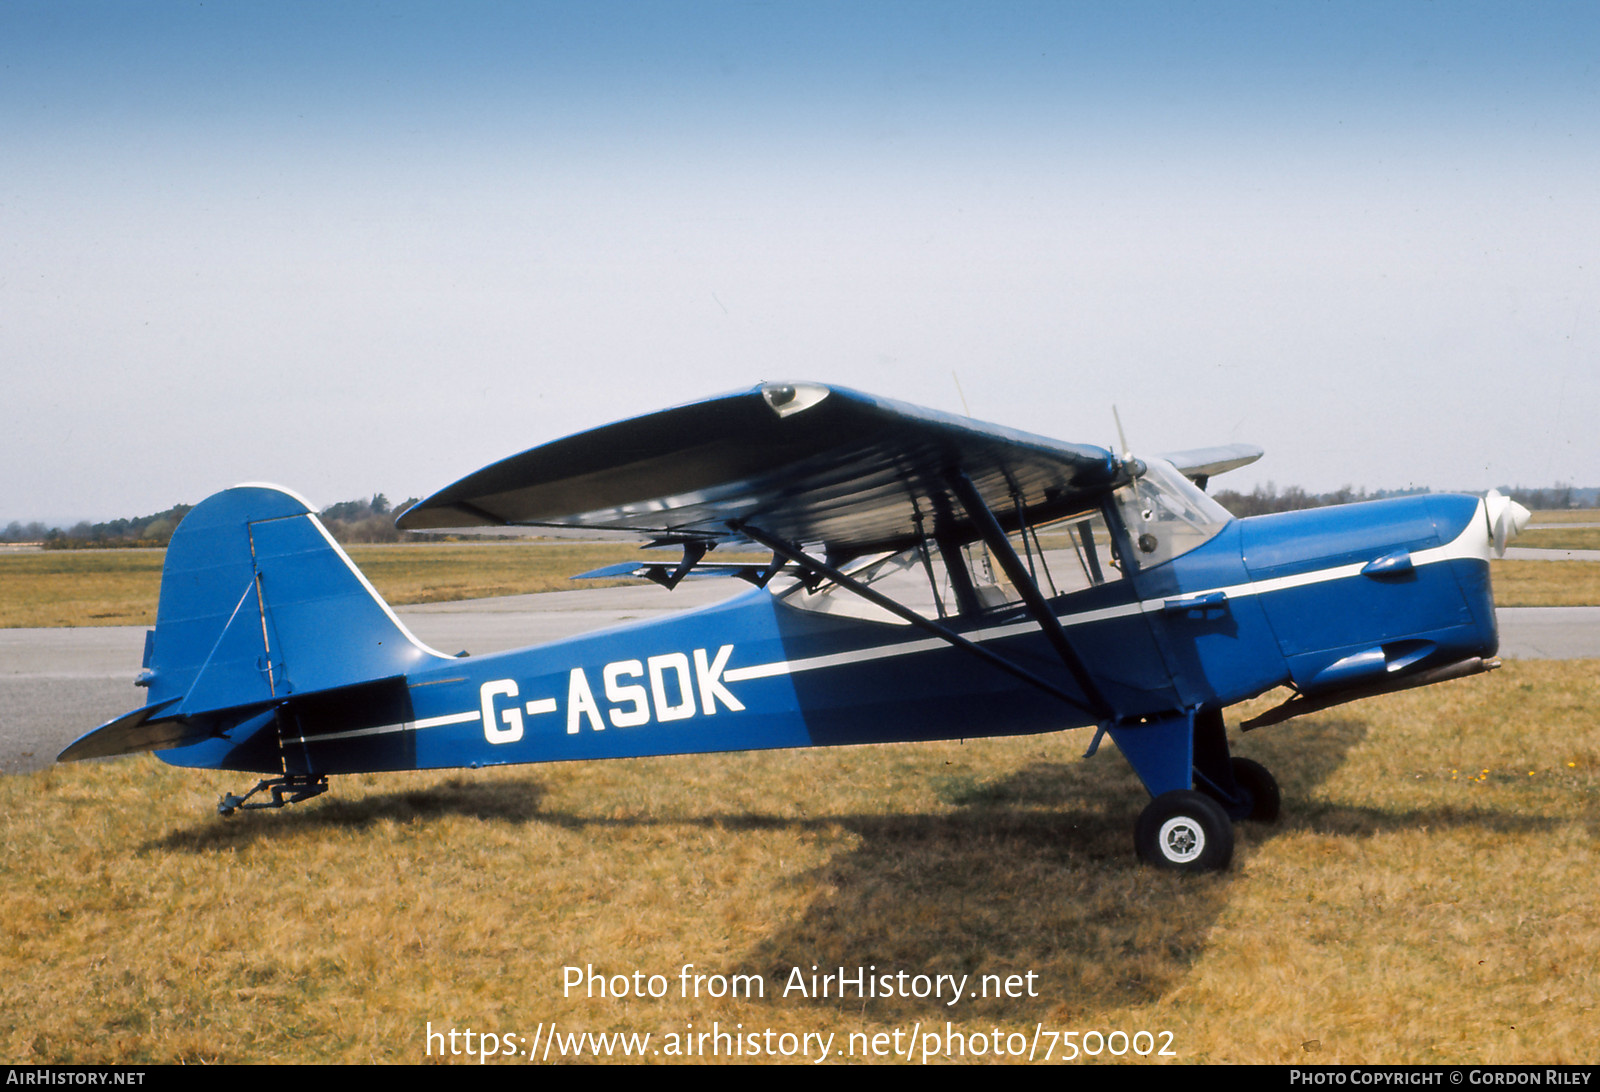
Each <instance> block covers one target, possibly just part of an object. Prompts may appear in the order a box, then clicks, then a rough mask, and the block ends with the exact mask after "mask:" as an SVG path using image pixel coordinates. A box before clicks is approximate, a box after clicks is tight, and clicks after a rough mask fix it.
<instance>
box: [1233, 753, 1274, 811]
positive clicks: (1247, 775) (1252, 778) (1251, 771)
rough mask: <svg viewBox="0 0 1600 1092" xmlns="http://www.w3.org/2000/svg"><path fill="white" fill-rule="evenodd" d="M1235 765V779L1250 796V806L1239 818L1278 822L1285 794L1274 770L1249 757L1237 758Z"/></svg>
mask: <svg viewBox="0 0 1600 1092" xmlns="http://www.w3.org/2000/svg"><path fill="white" fill-rule="evenodd" d="M1232 765H1233V780H1234V781H1235V782H1236V783H1237V784H1238V786H1239V789H1240V791H1242V792H1243V793H1244V794H1245V796H1247V797H1248V798H1249V803H1250V807H1249V810H1248V811H1246V812H1245V813H1244V814H1243V815H1240V816H1236V817H1235V818H1239V819H1249V820H1252V821H1253V822H1257V823H1276V822H1277V821H1278V812H1279V810H1280V809H1282V807H1283V794H1282V793H1280V792H1279V791H1278V781H1277V779H1276V778H1274V777H1273V776H1272V772H1271V771H1270V770H1268V769H1267V768H1266V767H1265V766H1263V765H1262V764H1261V763H1259V762H1252V761H1251V760H1250V759H1248V758H1235V759H1234V760H1233V762H1232Z"/></svg>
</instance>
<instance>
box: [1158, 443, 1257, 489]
mask: <svg viewBox="0 0 1600 1092" xmlns="http://www.w3.org/2000/svg"><path fill="white" fill-rule="evenodd" d="M1161 457H1162V458H1163V459H1165V460H1167V462H1169V463H1171V464H1172V465H1173V466H1175V467H1177V468H1178V473H1180V474H1182V475H1183V476H1184V477H1186V478H1189V479H1190V480H1192V481H1194V482H1195V483H1196V484H1197V485H1199V486H1200V488H1202V489H1204V488H1205V486H1206V482H1207V481H1208V480H1210V479H1211V478H1214V477H1216V476H1217V475H1218V474H1223V473H1226V472H1227V471H1229V470H1238V469H1239V468H1240V467H1241V466H1249V465H1250V464H1251V463H1253V462H1255V461H1256V460H1257V459H1259V458H1261V449H1260V448H1259V447H1256V446H1255V445H1254V444H1223V445H1222V446H1220V447H1197V448H1194V449H1193V450H1190V451H1174V452H1171V453H1169V454H1165V455H1162V456H1161Z"/></svg>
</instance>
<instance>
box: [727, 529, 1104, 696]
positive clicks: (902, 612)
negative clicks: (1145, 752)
mask: <svg viewBox="0 0 1600 1092" xmlns="http://www.w3.org/2000/svg"><path fill="white" fill-rule="evenodd" d="M729 526H730V527H732V528H733V529H734V530H735V531H736V532H738V533H739V534H741V535H744V536H745V537H746V538H748V539H750V540H751V541H752V542H756V543H759V544H761V545H762V546H765V547H766V548H767V549H769V550H771V551H772V552H773V553H774V554H777V555H778V556H779V557H782V558H785V559H786V560H788V561H791V562H793V563H794V564H795V565H798V566H799V567H800V569H801V571H802V572H805V573H811V574H816V575H818V576H822V577H825V578H827V579H828V580H831V581H833V582H834V583H835V584H838V585H839V586H840V587H841V588H844V589H846V590H847V591H851V592H854V593H855V594H856V595H859V596H860V597H861V598H863V599H865V600H866V601H867V602H869V603H873V604H876V605H877V606H880V607H882V608H883V609H884V610H886V611H888V612H890V613H891V614H894V615H896V616H898V617H900V618H904V619H905V620H906V621H907V622H910V623H911V624H912V625H914V626H917V627H919V628H921V629H924V630H927V631H928V632H929V633H931V634H933V635H934V636H935V637H938V638H939V639H941V640H943V641H946V642H948V643H950V644H952V645H954V646H955V647H956V648H959V649H964V650H965V651H967V652H970V653H972V654H973V655H974V656H977V657H978V658H979V659H981V660H985V661H987V662H988V663H990V664H993V665H994V666H995V667H998V668H999V669H1000V670H1002V671H1004V672H1007V673H1008V674H1011V675H1014V676H1016V677H1017V678H1019V679H1021V680H1022V681H1023V682H1026V683H1029V684H1030V685H1033V686H1036V687H1038V688H1039V689H1040V690H1043V691H1044V692H1045V693H1047V694H1049V695H1051V696H1052V697H1055V698H1059V699H1060V700H1062V701H1064V702H1066V703H1067V704H1068V705H1070V706H1072V707H1073V708H1074V709H1081V710H1083V711H1084V712H1085V713H1089V714H1090V715H1092V716H1095V717H1098V718H1100V719H1102V720H1103V719H1105V716H1106V714H1103V713H1101V712H1100V711H1099V708H1091V707H1090V706H1087V705H1085V704H1084V703H1083V701H1082V699H1081V698H1077V697H1074V696H1073V695H1071V694H1069V693H1067V692H1066V691H1065V690H1062V689H1061V688H1060V687H1059V686H1056V685H1055V684H1054V683H1051V682H1049V681H1047V680H1045V679H1042V678H1040V677H1039V676H1038V675H1035V674H1034V673H1033V672H1031V671H1029V670H1028V669H1027V668H1025V667H1022V666H1020V665H1018V664H1015V663H1012V662H1011V661H1010V660H1008V659H1006V658H1005V657H1004V656H1000V655H998V654H996V653H994V652H991V651H989V650H988V649H986V648H984V647H983V646H982V645H980V644H978V643H977V642H975V641H972V640H969V639H968V638H966V637H963V636H962V635H961V634H959V633H957V632H955V631H954V630H952V629H950V628H949V627H948V626H944V625H941V624H940V623H938V622H935V621H933V620H932V619H931V618H924V617H923V616H922V615H920V614H918V613H917V612H916V611H914V610H912V609H911V608H910V607H906V606H903V605H902V604H900V603H896V602H895V601H894V600H893V599H890V598H889V597H888V596H886V595H884V594H882V593H881V592H876V591H873V590H872V589H871V588H869V587H867V585H865V584H863V583H861V582H860V581H859V580H855V579H854V578H852V577H849V576H846V575H845V574H844V573H842V572H840V571H839V570H838V569H836V568H834V567H833V566H832V565H829V564H827V563H826V562H823V561H818V560H817V559H816V558H814V557H811V556H810V555H809V554H806V553H804V552H802V551H801V550H799V549H798V548H796V547H794V546H791V545H790V544H789V543H787V542H784V541H783V540H782V539H779V538H774V537H773V536H771V535H769V534H767V533H766V532H764V531H762V530H761V529H760V528H758V527H752V526H750V525H749V524H748V523H743V522H739V521H735V522H733V523H730V524H729ZM1015 556H1016V555H1015V554H1013V555H1012V557H1013V558H1015ZM1089 693H1091V694H1092V698H1091V700H1093V701H1094V702H1095V705H1096V706H1097V707H1100V706H1104V705H1105V701H1104V699H1103V698H1101V697H1100V696H1099V691H1097V690H1096V691H1090V692H1089Z"/></svg>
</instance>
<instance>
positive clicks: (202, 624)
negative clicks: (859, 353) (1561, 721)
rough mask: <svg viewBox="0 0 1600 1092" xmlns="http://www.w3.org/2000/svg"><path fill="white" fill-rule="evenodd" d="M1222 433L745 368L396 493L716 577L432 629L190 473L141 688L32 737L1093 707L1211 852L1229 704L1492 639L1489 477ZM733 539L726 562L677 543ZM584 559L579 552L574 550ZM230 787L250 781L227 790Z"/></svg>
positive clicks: (293, 509) (1225, 848)
mask: <svg viewBox="0 0 1600 1092" xmlns="http://www.w3.org/2000/svg"><path fill="white" fill-rule="evenodd" d="M1260 454H1261V452H1260V450H1259V449H1257V448H1252V447H1245V446H1242V445H1236V446H1232V447H1225V448H1213V449H1207V450H1203V451H1198V452H1186V453H1182V454H1178V455H1173V456H1169V457H1167V458H1164V459H1157V458H1150V459H1136V458H1134V457H1132V456H1131V455H1123V456H1121V457H1119V456H1118V455H1116V454H1115V453H1113V452H1111V451H1108V450H1105V449H1102V448H1097V447H1090V446H1085V445H1078V444H1064V443H1059V442H1057V441H1054V440H1049V439H1045V438H1043V437H1039V436H1032V435H1028V434H1026V433H1021V432H1014V431H1012V430H1009V429H1004V428H1000V427H997V426H994V425H988V424H983V423H981V422H977V421H973V420H970V419H967V418H962V417H953V416H949V415H946V414H941V413H936V412H933V411H930V410H925V409H919V408H917V407H915V406H908V405H904V404H902V403H897V402H891V401H888V400H885V399H880V398H874V397H871V396H868V395H864V394H859V393H857V392H854V391H850V390H844V389H841V388H838V387H827V386H822V385H819V384H813V383H788V384H775V383H769V384H762V385H761V386H758V387H756V388H755V389H754V390H750V391H747V392H744V393H739V394H732V395H727V396H724V397H720V398H713V399H709V400H706V401H702V402H696V403H692V404H690V405H686V406H680V407H678V408H676V409H670V410H666V411H663V412H660V413H655V414H651V415H648V416H645V417H640V418H636V419H633V420H630V421H624V422H621V423H619V424H614V425H610V426H607V427H605V428H600V429H595V430H593V431H590V432H585V433H580V434H578V435H576V436H572V437H569V438H567V439H564V440H558V441H556V442H554V443H550V444H546V445H544V446H542V447H537V448H534V449H532V450H531V451H526V452H524V453H522V454H520V455H516V456H513V457H511V458H509V459H506V460H504V461H502V462H499V463H495V464H494V465H492V466H489V467H486V468H485V469H483V470H480V471H478V472H477V473H475V474H472V475H470V476H468V477H466V478H463V479H462V480H461V481H459V482H457V483H455V484H454V485H451V486H449V487H448V488H446V489H443V490H441V491H440V492H438V493H436V494H435V495H434V496H432V497H430V498H428V499H427V500H425V501H422V502H421V503H420V504H417V505H414V506H413V507H411V508H410V509H408V510H407V511H406V512H404V513H403V514H402V515H401V516H400V517H399V519H398V521H397V522H398V524H399V526H400V527H401V528H403V529H406V530H417V531H436V532H438V531H452V530H455V531H473V532H482V531H483V530H484V529H485V528H491V529H495V530H498V531H502V532H525V533H532V534H554V533H561V532H579V533H582V534H584V535H586V536H592V535H595V534H597V533H621V534H627V535H631V536H634V537H636V538H637V537H646V538H649V539H650V540H651V545H654V546H667V547H671V548H673V549H674V550H675V551H681V557H679V556H675V557H674V559H673V560H669V561H646V562H641V563H639V564H637V565H635V564H624V565H622V566H614V567H611V568H608V569H605V570H600V571H599V574H600V575H610V574H614V573H616V572H619V571H623V572H630V573H633V574H636V575H640V576H645V577H649V578H651V579H654V580H656V581H657V582H659V583H662V584H665V585H667V586H668V587H672V586H674V585H676V583H677V582H678V581H679V580H681V579H683V578H684V577H686V576H689V575H691V574H700V575H708V574H722V575H728V576H737V577H742V578H743V579H745V580H747V581H749V582H750V583H751V584H752V585H754V587H753V588H752V589H751V590H750V591H748V592H747V593H746V594H743V595H740V596H737V597H735V598H733V599H731V600H729V601H727V602H725V603H721V604H719V605H716V606H713V607H709V608H706V609H702V610H697V611H691V612H687V613H684V614H681V615H677V616H675V617H673V618H670V619H668V620H666V621H661V622H646V623H639V624H635V625H630V626H622V627H619V628H615V629H610V630H606V631H603V632H599V633H594V634H590V635H586V636H583V637H579V638H576V639H573V640H568V641H560V642H557V643H554V644H549V645H544V646H539V647H534V648H527V649H522V650H518V651H512V652H500V653H495V654H493V655H485V656H473V657H452V656H446V655H443V654H441V653H439V652H436V651H434V650H433V649H431V648H428V647H427V646H426V645H424V644H422V643H421V642H420V641H418V640H417V639H416V638H415V637H413V636H412V635H411V634H410V633H409V632H408V631H407V630H406V628H405V626H404V625H402V624H401V623H400V621H399V620H398V619H397V618H396V617H395V615H394V613H393V612H392V611H391V610H390V609H389V607H388V606H387V605H386V604H385V603H384V602H383V600H382V599H381V598H379V596H378V594H377V593H376V592H375V591H374V590H373V588H372V586H371V585H370V584H369V583H367V581H366V579H365V578H364V577H363V576H362V575H361V573H360V572H359V571H358V570H357V569H356V567H355V566H354V565H353V564H352V563H351V562H350V559H349V558H348V557H346V556H345V554H344V551H342V550H341V549H340V548H339V547H338V545H337V544H335V542H334V541H333V539H332V538H331V537H330V536H329V534H328V532H327V531H326V530H325V529H324V528H323V526H322V524H321V523H320V522H319V521H318V520H317V517H316V515H315V514H314V511H313V510H312V508H311V506H310V505H308V504H307V503H306V502H305V501H303V500H302V499H301V498H299V497H298V496H296V495H295V494H293V493H290V492H288V491H287V490H283V489H280V488H277V487H274V486H266V485H242V486H238V487H236V488H233V489H229V490H226V491H225V492H222V493H218V494H216V495H215V496H213V497H211V498H209V499H208V500H206V501H205V502H203V503H202V504H200V505H199V506H198V507H196V508H195V509H194V510H193V511H191V512H190V513H189V515H188V516H187V517H186V518H185V519H184V521H183V523H182V525H181V526H180V527H179V528H178V530H177V531H176V532H175V533H174V534H173V536H172V541H171V545H170V546H169V548H168V551H167V559H166V566H165V569H164V571H163V573H162V580H161V600H160V606H159V610H158V614H157V620H156V628H155V629H154V630H152V631H151V632H150V633H149V634H148V636H147V639H146V642H145V656H144V667H145V671H144V673H143V674H142V675H141V676H140V679H139V683H140V685H142V686H145V687H148V688H149V695H148V696H149V700H148V702H147V704H146V705H144V706H143V707H142V708H140V709H137V710H134V711H133V712H131V713H127V714H125V715H124V716H121V717H118V718H117V719H116V720H113V721H111V722H110V723H108V724H106V725H104V726H102V727H100V728H98V729H96V730H95V731H93V732H90V733H89V734H87V735H85V736H83V737H82V738H81V739H79V740H77V741H76V742H75V743H73V744H72V745H71V746H70V747H68V748H67V749H66V750H65V751H63V752H62V754H61V759H62V760H63V761H67V760H72V759H80V758H90V757H96V756H102V755H112V754H124V753H129V752H134V751H144V750H153V751H156V752H157V753H158V755H159V756H160V757H161V758H162V759H163V760H164V761H166V762H169V763H172V764H174V765H179V766H190V767H198V768H203V769H227V770H241V771H252V772H259V773H263V774H270V775H274V776H272V777H271V778H269V779H266V780H263V781H261V782H260V784H258V785H257V786H256V788H255V789H254V790H252V791H251V792H250V793H248V794H246V796H243V797H240V796H234V795H229V796H226V797H224V798H223V801H222V803H221V804H220V805H219V808H220V810H221V811H222V812H223V813H224V814H228V813H230V812H231V811H233V810H234V809H235V808H239V807H245V808H251V807H275V806H280V805H281V804H283V803H284V802H286V800H287V802H291V803H292V802H294V801H297V800H303V799H305V798H307V797H311V796H315V795H317V794H319V793H321V792H323V791H325V790H326V789H327V782H328V777H329V776H330V775H333V774H341V773H354V772H362V771H375V770H413V769H439V768H446V767H463V766H470V767H474V768H476V767H479V766H493V765H502V764H508V763H519V762H550V761H556V760H561V759H592V758H617V757H623V756H634V755H659V754H679V753H691V752H707V751H728V750H751V749H757V748H765V747H805V746H816V745H834V744H849V743H884V742H891V741H906V740H927V739H953V738H960V737H976V736H991V735H1012V734H1023V733H1034V732H1051V731H1059V730H1061V729H1066V728H1075V727H1085V726H1093V727H1096V728H1097V731H1096V733H1095V736H1094V742H1093V744H1091V746H1090V748H1089V751H1090V753H1093V751H1094V750H1095V748H1096V747H1098V745H1099V744H1100V742H1101V740H1102V739H1103V737H1104V736H1106V735H1109V736H1110V737H1111V739H1112V741H1113V742H1114V743H1115V744H1116V746H1117V747H1118V749H1119V750H1120V751H1121V752H1122V754H1123V755H1124V756H1125V757H1126V758H1127V760H1128V762H1129V763H1130V764H1131V765H1132V767H1133V769H1134V771H1135V772H1136V773H1137V774H1138V776H1139V778H1140V780H1141V781H1143V783H1144V786H1145V788H1146V789H1147V790H1148V791H1149V792H1150V795H1151V797H1152V798H1153V799H1152V801H1151V803H1150V804H1149V805H1148V806H1147V807H1146V808H1145V809H1144V811H1143V813H1142V814H1141V815H1140V817H1139V820H1138V823H1137V826H1136V831H1135V844H1136V847H1137V849H1138V852H1139V855H1140V856H1141V857H1142V858H1144V859H1145V860H1147V861H1149V862H1151V863H1153V864H1156V865H1159V866H1163V867H1168V868H1175V869H1183V870H1192V871H1201V870H1208V869H1217V868H1222V867H1224V866H1226V865H1227V863H1228V861H1229V859H1230V857H1231V855H1232V851H1233V829H1232V825H1231V823H1232V820H1235V819H1257V820H1271V819H1274V818H1275V817H1276V816H1277V813H1278V808H1279V795H1278V788H1277V785H1276V783H1275V782H1274V781H1273V779H1272V776H1271V774H1269V773H1268V772H1267V771H1266V770H1265V769H1264V768H1262V767H1261V766H1260V765H1258V764H1257V763H1254V762H1251V761H1249V760H1247V759H1241V758H1230V756H1229V753H1228V742H1227V737H1226V735H1225V733H1224V729H1223V710H1224V709H1225V708H1226V707H1228V706H1230V705H1233V704H1234V703H1236V702H1240V701H1244V700H1245V699H1247V698H1252V697H1255V696H1256V695H1259V694H1261V693H1263V692H1265V691H1267V690H1270V689H1272V688H1274V687H1277V686H1287V687H1289V688H1291V689H1292V690H1293V691H1294V693H1293V695H1292V696H1291V697H1290V698H1289V700H1287V701H1285V702H1284V703H1283V704H1282V705H1280V706H1278V707H1277V708H1275V709H1272V710H1270V711H1269V712H1267V713H1264V714H1262V715H1260V716H1258V717H1256V718H1254V720H1252V721H1250V722H1247V723H1246V724H1245V725H1244V727H1246V728H1250V727H1254V726H1256V725H1260V724H1269V723H1274V722H1277V721H1280V720H1284V719H1286V718H1288V717H1292V716H1295V715H1297V714H1299V713H1304V712H1310V711H1313V710H1317V709H1322V708H1325V707H1327V706H1329V705H1334V704H1337V703H1340V702H1344V701H1349V700H1352V699H1354V698H1359V697H1365V696H1369V695H1372V694H1378V693H1384V692H1387V691H1392V690H1399V689H1404V688H1406V687H1412V686H1421V685H1424V684H1427V683H1432V682H1438V681H1441V680H1444V679H1450V678H1456V677H1459V676H1463V675H1469V674H1473V673H1476V672H1480V671H1483V670H1486V669H1487V668H1489V667H1492V666H1494V663H1495V662H1494V661H1493V660H1492V659H1491V657H1492V656H1493V655H1494V653H1495V651H1496V648H1497V644H1498V637H1497V634H1496V630H1495V617H1494V607H1493V602H1492V600H1491V597H1490V588H1489V565H1488V560H1489V557H1490V554H1491V551H1503V550H1504V547H1505V543H1506V541H1507V539H1508V538H1510V537H1511V536H1512V535H1514V534H1515V533H1516V532H1517V531H1519V530H1520V529H1521V528H1522V526H1523V525H1524V524H1525V523H1526V520H1527V518H1528V513H1527V511H1526V510H1525V509H1523V508H1521V507H1520V506H1519V505H1516V504H1515V503H1513V502H1511V501H1509V500H1506V499H1505V498H1502V497H1500V496H1499V495H1498V494H1493V493H1491V494H1490V496H1489V497H1488V498H1485V499H1482V500H1480V499H1478V498H1476V497H1470V496H1449V495H1429V496H1416V497H1405V498H1400V499H1393V500H1384V501H1375V502H1371V503H1364V504H1351V505H1343V506H1340V507H1336V508H1321V509H1314V510H1311V511H1304V512H1292V513H1285V514H1281V515H1272V516H1260V517H1255V518H1251V519H1234V518H1232V517H1230V516H1229V515H1228V513H1227V512H1225V511H1224V510H1223V509H1222V508H1221V507H1220V506H1218V505H1217V504H1216V503H1215V502H1214V501H1212V500H1211V499H1210V498H1209V497H1207V496H1206V495H1205V493H1204V492H1203V491H1202V490H1203V487H1204V485H1205V483H1206V480H1207V478H1208V477H1210V476H1211V475H1213V474H1216V473H1220V472H1222V471H1224V470H1228V469H1231V468H1233V467H1236V466H1241V465H1243V464H1245V463H1248V462H1251V461H1253V460H1254V459H1256V458H1258V457H1259V456H1260ZM752 545H753V546H757V547H761V548H762V549H763V550H770V551H771V553H772V559H771V561H769V562H763V563H757V564H745V563H716V562H712V561H708V560H707V558H708V557H710V556H711V555H712V552H713V551H714V550H716V549H719V548H724V547H728V546H746V547H748V546H752ZM589 575H596V574H589ZM258 792H266V793H268V795H269V796H270V800H269V799H267V798H266V797H263V798H262V799H261V800H258V801H255V802H248V801H249V799H250V797H252V796H254V795H255V794H256V793H258Z"/></svg>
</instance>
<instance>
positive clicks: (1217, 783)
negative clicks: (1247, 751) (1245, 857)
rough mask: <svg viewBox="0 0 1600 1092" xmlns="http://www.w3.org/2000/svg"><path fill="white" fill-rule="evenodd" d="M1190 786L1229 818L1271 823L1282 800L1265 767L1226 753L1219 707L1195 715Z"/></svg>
mask: <svg viewBox="0 0 1600 1092" xmlns="http://www.w3.org/2000/svg"><path fill="white" fill-rule="evenodd" d="M1194 787H1195V788H1196V789H1199V790H1200V791H1201V792H1203V793H1205V794H1206V795H1207V796H1209V797H1211V798H1212V799H1213V800H1215V801H1216V802H1217V803H1219V804H1221V805H1222V808H1223V810H1224V811H1226V812H1227V813H1228V816H1229V818H1231V819H1249V820H1253V821H1254V822H1257V823H1273V822H1276V821H1277V819H1278V811H1279V809H1280V808H1281V807H1282V803H1283V797H1282V794H1281V793H1279V791H1278V783H1277V781H1275V780H1274V779H1273V777H1272V774H1271V773H1270V772H1269V771H1268V770H1267V768H1266V767H1265V766H1263V765H1262V764H1261V763H1259V762H1253V761H1251V760H1250V759H1248V758H1234V757H1231V756H1230V755H1229V754H1228V736H1227V731H1226V729H1225V728H1224V727H1223V724H1222V711H1221V710H1220V709H1219V710H1207V711H1206V712H1203V713H1198V714H1196V715H1195V718H1194Z"/></svg>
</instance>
